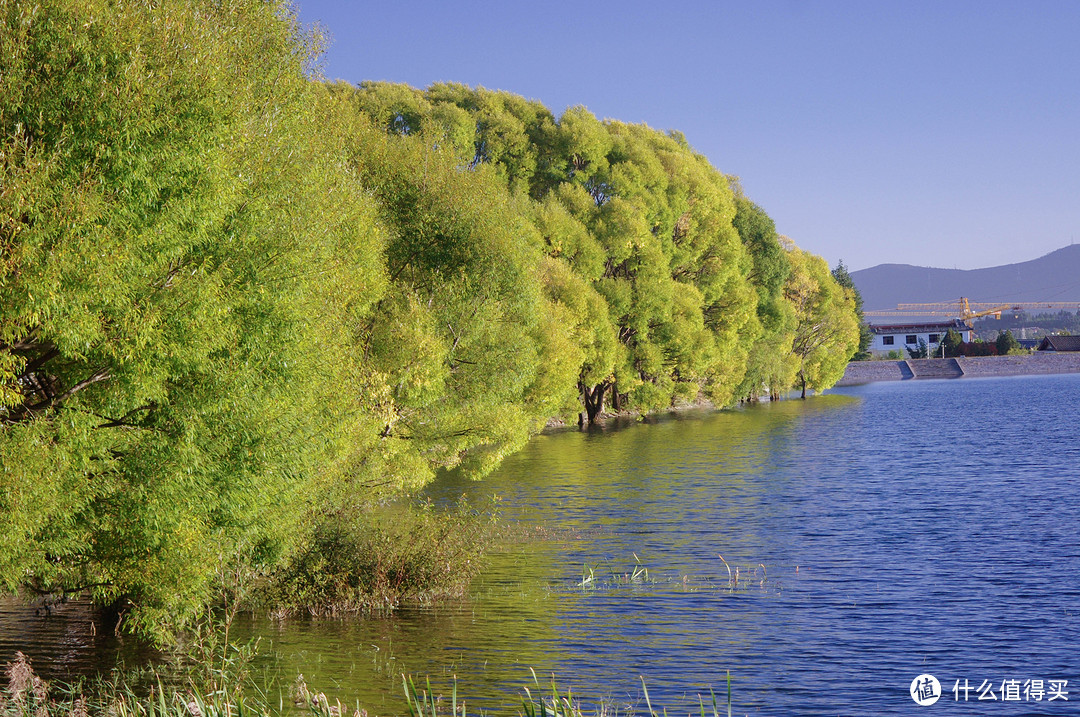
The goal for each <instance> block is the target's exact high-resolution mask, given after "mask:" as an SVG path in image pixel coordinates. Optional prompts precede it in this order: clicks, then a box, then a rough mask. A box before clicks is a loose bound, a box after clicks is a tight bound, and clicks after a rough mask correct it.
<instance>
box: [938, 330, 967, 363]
mask: <svg viewBox="0 0 1080 717" xmlns="http://www.w3.org/2000/svg"><path fill="white" fill-rule="evenodd" d="M941 343H942V345H943V346H944V347H945V356H946V357H947V358H949V357H954V356H962V355H963V351H962V346H963V343H964V339H963V337H962V336H961V335H960V332H959V331H956V330H955V329H949V331H948V333H946V334H945V338H943V339H942V340H941Z"/></svg>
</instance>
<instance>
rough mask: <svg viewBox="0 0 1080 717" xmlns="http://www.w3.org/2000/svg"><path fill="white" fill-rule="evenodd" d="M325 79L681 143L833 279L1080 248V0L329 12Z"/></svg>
mask: <svg viewBox="0 0 1080 717" xmlns="http://www.w3.org/2000/svg"><path fill="white" fill-rule="evenodd" d="M296 7H297V9H298V10H299V14H300V19H301V20H302V21H303V22H305V23H311V22H316V21H317V22H319V23H320V24H321V25H322V26H323V27H324V28H326V29H327V30H328V31H329V33H330V35H331V37H332V44H331V45H330V47H329V49H328V51H327V54H326V56H325V58H324V60H325V61H324V67H323V71H324V73H325V75H326V76H327V77H328V78H330V79H343V80H347V81H349V82H353V83H358V82H360V81H361V80H385V81H392V82H405V83H408V84H410V85H413V86H416V87H426V86H427V85H429V84H431V83H433V82H440V81H453V82H462V83H465V84H468V85H472V86H476V85H482V86H484V87H488V88H491V89H502V90H508V91H511V92H514V93H517V94H520V95H524V96H525V97H528V98H530V99H535V100H539V101H541V102H543V103H544V104H545V105H547V106H548V107H549V108H551V109H552V111H553V112H554V113H555V114H556V115H559V114H561V113H562V111H563V110H564V109H566V108H567V107H569V106H573V105H577V104H581V105H585V106H586V107H588V108H589V109H590V110H591V111H592V112H593V113H594V114H596V115H597V116H599V117H601V118H614V119H620V120H623V121H627V122H644V123H646V124H648V125H650V126H652V127H655V128H658V129H678V130H680V131H682V132H683V133H684V134H685V135H686V137H687V139H688V140H689V141H690V144H691V145H693V146H694V148H695V149H697V150H698V151H699V152H702V153H703V154H705V155H706V156H707V157H708V158H709V159H710V161H711V162H712V163H713V165H715V166H716V167H717V168H718V169H720V170H721V171H723V172H726V173H728V174H734V175H737V176H739V177H740V178H741V180H742V184H743V188H744V189H745V190H746V193H747V194H748V195H749V196H750V197H751V198H752V199H754V200H755V201H756V202H757V203H758V204H760V205H761V206H762V207H763V208H764V209H765V210H766V211H767V212H768V213H769V214H770V215H771V216H772V217H773V219H774V220H775V221H776V225H777V228H778V229H779V231H780V232H781V233H782V234H786V235H787V236H790V237H791V238H792V239H794V240H795V242H796V243H797V244H799V245H800V246H801V247H803V248H804V249H807V250H809V251H812V252H814V253H816V254H820V255H822V256H824V257H825V258H826V259H827V260H828V261H829V263H830V264H835V263H836V261H837V260H838V259H843V260H844V262H845V263H846V264H847V265H848V267H849V268H851V269H861V268H866V267H868V266H873V265H875V264H880V263H890V262H895V263H911V264H918V265H923V266H937V267H944V268H959V269H972V268H978V267H984V266H994V265H998V264H1005V263H1011V262H1016V261H1025V260H1028V259H1034V258H1036V257H1038V256H1041V255H1043V254H1046V253H1048V252H1050V251H1053V250H1054V249H1058V248H1060V247H1062V246H1065V245H1067V244H1070V243H1073V242H1074V241H1077V240H1080V2H1077V1H1075V0H1061V1H1050V0H1045V1H1043V0H1023V1H1020V0H1017V1H1016V2H997V1H994V0H979V1H975V0H937V1H934V2H929V1H928V2H922V1H918V2H907V1H905V2H901V1H899V0H897V1H894V2H879V1H877V0H859V1H852V2H812V1H804V2H799V1H796V0H742V1H740V2H726V1H725V2H677V1H674V0H673V1H672V2H670V3H668V4H661V3H659V2H636V1H627V2H620V3H606V2H591V3H590V2H583V1H581V0H578V2H566V1H564V0H553V1H549V2H535V1H534V2H528V3H524V2H512V1H510V0H507V1H505V2H473V1H470V2H453V1H452V0H447V1H445V2H429V1H428V0H416V1H414V2H410V3H390V2H380V3H374V2H359V3H352V2H330V1H328V0H297V2H296Z"/></svg>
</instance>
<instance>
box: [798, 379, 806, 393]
mask: <svg viewBox="0 0 1080 717" xmlns="http://www.w3.org/2000/svg"><path fill="white" fill-rule="evenodd" d="M799 380H800V381H801V382H802V397H803V398H804V399H805V398H806V376H805V375H804V374H802V373H800V374H799Z"/></svg>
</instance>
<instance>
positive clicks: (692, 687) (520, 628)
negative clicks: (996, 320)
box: [0, 374, 1080, 715]
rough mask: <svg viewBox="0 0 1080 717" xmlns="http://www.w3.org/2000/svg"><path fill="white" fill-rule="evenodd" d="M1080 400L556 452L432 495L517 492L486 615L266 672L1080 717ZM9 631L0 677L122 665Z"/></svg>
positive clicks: (583, 436)
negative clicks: (7, 669) (32, 669)
mask: <svg viewBox="0 0 1080 717" xmlns="http://www.w3.org/2000/svg"><path fill="white" fill-rule="evenodd" d="M1078 395H1080V375H1075V374H1073V375H1063V376H1040V377H1023V378H1004V379H964V380H953V381H906V382H891V383H878V384H869V385H865V386H859V387H851V388H845V389H837V390H833V391H830V392H828V393H827V395H824V396H818V397H813V398H811V399H809V400H807V401H800V400H797V399H795V400H789V401H782V402H779V403H772V404H764V405H756V406H750V407H746V408H740V409H735V410H730V411H723V412H718V413H703V412H689V413H685V414H680V415H678V416H675V417H670V418H665V419H661V420H658V421H654V422H649V423H641V424H635V425H630V426H626V427H620V428H616V429H609V430H594V431H585V432H578V431H566V432H559V433H553V434H548V435H543V436H539V437H537V438H536V439H534V440H533V441H532V442H531V443H530V444H529V445H528V446H527V447H526V448H525V449H524V450H523V451H522V452H521V453H519V454H517V455H515V456H513V457H511V458H510V459H508V460H507V461H506V463H505V464H504V465H503V466H502V467H501V468H500V470H499V471H498V472H497V473H496V474H495V475H493V476H491V477H490V478H489V479H488V480H486V481H483V482H469V481H463V480H461V479H458V478H455V477H453V476H447V477H444V478H442V479H440V480H439V481H438V482H437V483H436V484H434V485H433V486H431V487H430V489H429V491H428V494H429V496H430V497H431V498H432V499H434V500H436V501H438V502H449V501H452V500H454V499H455V498H456V497H457V496H459V495H462V494H465V495H467V496H469V498H470V499H471V500H473V501H474V502H477V503H481V502H483V500H484V499H485V498H486V497H487V496H490V495H491V494H493V493H494V494H497V495H498V496H499V497H500V499H501V510H502V516H503V520H504V521H505V522H506V523H507V524H508V525H511V526H515V528H516V530H515V531H514V532H515V533H516V534H519V536H520V537H519V538H518V539H515V540H514V541H512V542H511V543H510V544H509V545H508V546H506V547H505V548H504V549H502V550H500V551H499V552H498V553H496V554H495V555H493V556H492V557H491V564H490V565H489V567H488V569H487V570H486V571H485V573H484V574H483V576H482V577H481V578H480V579H479V580H478V581H477V582H476V584H475V585H474V589H473V592H472V595H471V596H470V598H469V599H467V600H464V601H461V602H459V603H455V604H452V605H446V606H441V607H439V608H434V609H408V610H401V611H399V612H398V613H396V614H395V615H393V616H391V617H384V618H370V619H356V620H293V621H286V622H272V621H269V620H262V619H253V620H250V621H245V623H244V625H242V629H243V630H245V631H247V632H248V633H249V634H257V635H259V636H261V637H262V638H263V647H262V651H263V655H264V657H263V658H262V659H261V661H260V663H259V668H260V669H262V670H265V671H266V672H267V673H268V674H276V675H279V676H280V677H282V678H283V679H284V680H285V681H286V682H288V681H289V680H290V679H291V678H292V677H294V676H295V675H296V674H297V672H302V673H303V674H304V676H305V679H307V681H308V684H309V685H310V686H312V687H314V688H317V689H319V690H325V691H326V692H327V694H328V695H330V696H331V697H335V696H336V697H340V698H341V699H342V701H343V702H346V703H351V702H352V701H354V700H359V701H360V703H361V704H362V705H364V706H366V707H367V708H368V709H369V711H371V712H372V713H379V714H387V713H392V712H400V711H402V710H403V709H404V703H403V700H402V698H401V691H400V679H401V678H400V673H401V672H408V673H411V674H414V675H417V676H424V675H429V676H430V679H431V682H432V685H433V687H435V688H436V690H437V691H440V692H445V694H446V695H447V696H449V690H450V684H451V682H452V679H453V676H455V675H456V678H457V684H458V695H459V699H460V698H461V697H464V699H465V700H466V702H467V704H468V705H469V709H470V711H473V712H475V711H476V710H477V709H485V710H488V711H508V712H511V713H513V712H515V711H516V709H515V708H516V707H518V706H519V705H520V695H521V694H522V693H521V687H522V686H523V685H531V684H532V680H533V677H532V672H531V671H530V670H535V672H536V674H537V675H538V676H539V677H540V680H541V682H542V683H544V684H547V683H548V682H550V679H551V678H550V675H552V674H554V675H555V679H556V680H557V682H558V684H559V686H560V688H565V687H572V688H573V691H574V694H575V695H576V696H577V697H578V698H580V699H581V700H582V701H583V703H584V704H585V705H586V706H591V705H595V704H596V703H597V702H598V701H599V700H600V699H605V700H609V701H610V702H611V703H612V706H615V707H620V709H622V708H623V707H624V706H628V705H629V706H634V708H635V709H637V710H639V711H642V710H644V705H643V703H642V701H641V700H642V689H641V684H642V682H641V680H642V679H644V682H645V684H646V685H647V687H648V691H649V696H650V698H651V701H652V704H653V707H654V708H657V709H658V710H659V709H660V708H661V707H666V708H667V709H668V712H669V713H670V714H672V715H676V714H687V713H691V712H692V713H695V714H696V713H697V712H698V706H697V705H698V695H703V696H704V699H705V701H706V704H708V702H709V699H710V698H709V690H710V688H712V689H713V690H715V692H716V694H717V698H718V701H719V702H720V705H721V712H725V710H726V707H725V706H724V704H725V701H726V690H727V675H728V674H730V676H731V689H732V702H733V706H734V713H735V714H746V715H793V714H800V715H802V714H805V715H833V714H835V715H855V714H859V715H866V714H876V715H886V714H911V713H912V712H913V711H917V710H918V709H919V707H918V706H917V705H916V704H915V702H914V701H913V697H912V696H911V693H910V688H911V686H912V682H913V680H915V678H916V677H917V676H920V675H924V674H925V675H933V676H934V677H936V679H937V680H938V682H939V684H940V686H941V687H940V692H941V696H940V700H939V701H938V702H937V704H936V705H934V706H933V707H932V708H930V709H931V710H932V711H933V712H934V713H935V714H966V715H975V714H1070V713H1076V712H1080V617H1078V615H1080V531H1078V530H1077V525H1078V521H1077V513H1078V511H1077V509H1078V507H1080V492H1078V477H1080V460H1078V459H1080V444H1078V442H1077V436H1076V433H1077V422H1078V418H1080V415H1078V409H1077V408H1076V404H1073V403H1070V400H1071V399H1072V398H1073V397H1076V396H1078ZM720 556H723V559H721V558H720ZM729 569H730V573H729ZM736 571H737V578H736ZM5 610H6V612H5ZM0 618H3V628H2V630H0V655H4V656H6V655H8V654H10V652H11V651H12V650H13V649H16V648H19V649H24V650H27V651H29V652H31V654H32V655H33V656H34V657H35V660H36V662H37V663H38V664H42V665H43V668H44V669H49V664H50V660H55V659H60V660H62V663H61V664H63V665H64V667H63V669H65V670H66V669H70V670H73V671H79V670H81V669H85V668H84V667H83V666H80V662H79V661H80V660H83V661H87V660H89V661H91V662H93V661H99V662H100V661H103V660H105V661H107V660H113V659H116V656H117V655H120V656H123V655H124V654H125V653H124V649H123V646H122V645H120V646H117V644H116V642H115V638H110V640H112V642H109V641H107V640H105V638H101V641H102V644H101V645H99V646H98V647H96V648H94V649H97V650H99V652H94V651H93V650H92V649H88V648H87V647H86V646H85V645H84V646H83V647H82V648H81V649H76V648H74V647H70V644H71V642H72V640H74V641H75V642H78V640H77V639H75V638H72V637H71V635H73V634H75V633H77V632H78V629H77V628H76V627H71V626H67V627H64V626H63V624H62V623H63V621H64V620H66V619H67V618H64V617H63V616H61V617H57V616H54V617H52V618H40V617H28V616H27V613H26V611H25V610H23V611H22V612H19V611H18V610H16V609H15V608H13V607H11V606H10V605H8V606H7V607H0ZM70 619H71V620H72V621H73V623H72V624H75V623H77V620H78V619H79V618H78V616H77V615H75V616H74V617H71V618H70ZM57 624H61V627H56V625H57ZM49 630H52V632H49ZM46 634H59V635H61V637H64V639H67V640H68V643H67V644H69V648H68V649H67V650H66V651H61V657H59V658H57V657H55V653H56V648H55V647H52V648H50V647H49V644H48V642H49V640H52V639H54V638H45V637H42V636H43V635H46ZM65 636H66V637H65ZM35 641H36V642H35ZM83 641H84V642H85V638H83ZM95 644H97V643H95ZM34 648H37V652H34ZM50 655H54V656H50ZM925 684H926V683H925V682H922V683H920V685H925ZM533 692H534V694H535V689H534V690H533ZM991 696H993V697H994V698H995V699H994V700H993V702H994V703H996V704H993V706H988V705H990V704H991V700H990V697H991ZM1065 697H1067V698H1068V701H1066V700H1065V699H1064V698H1065ZM965 698H966V701H965ZM980 698H982V699H980ZM1036 698H1039V699H1036ZM1006 703H1012V704H1006ZM504 708H505V709H504Z"/></svg>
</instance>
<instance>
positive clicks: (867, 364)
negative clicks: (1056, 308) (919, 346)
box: [836, 352, 1080, 386]
mask: <svg viewBox="0 0 1080 717" xmlns="http://www.w3.org/2000/svg"><path fill="white" fill-rule="evenodd" d="M1061 373H1080V352H1076V353H1072V352H1068V353H1059V352H1043V353H1034V354H1028V355H1021V356H960V357H957V358H946V359H907V360H890V361H852V362H850V363H849V364H848V365H847V369H846V370H845V371H844V376H843V378H841V379H840V380H839V381H837V382H836V385H837V386H858V385H860V384H864V383H876V382H878V381H910V380H918V379H931V378H986V377H990V376H1043V375H1048V374H1061Z"/></svg>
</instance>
